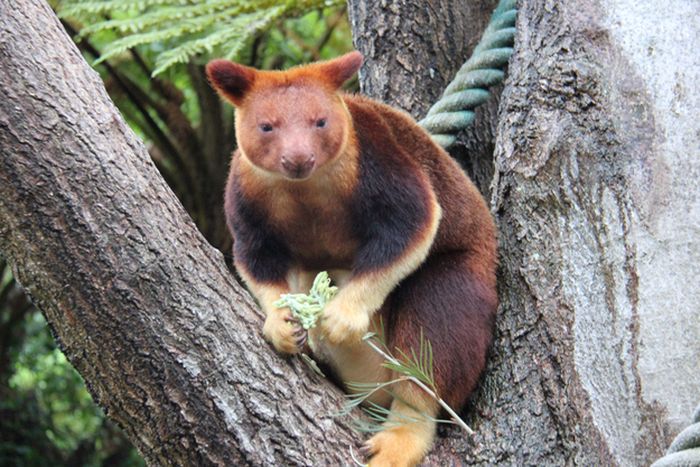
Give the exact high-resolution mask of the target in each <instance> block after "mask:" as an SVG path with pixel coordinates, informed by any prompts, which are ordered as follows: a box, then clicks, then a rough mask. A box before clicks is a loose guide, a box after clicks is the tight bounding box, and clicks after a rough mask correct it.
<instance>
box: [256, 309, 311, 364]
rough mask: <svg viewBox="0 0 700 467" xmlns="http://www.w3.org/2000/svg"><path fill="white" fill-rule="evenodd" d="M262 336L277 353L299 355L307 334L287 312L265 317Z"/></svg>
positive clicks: (274, 313)
mask: <svg viewBox="0 0 700 467" xmlns="http://www.w3.org/2000/svg"><path fill="white" fill-rule="evenodd" d="M263 335H264V336H265V339H267V340H268V342H270V343H271V344H272V345H273V346H274V347H275V349H276V350H277V351H278V352H282V353H289V354H295V353H299V352H300V351H301V349H302V347H303V346H304V344H306V339H307V338H308V333H307V332H306V330H305V329H304V328H302V327H301V326H300V325H299V321H298V320H297V319H295V318H293V317H292V315H291V314H290V313H288V312H273V313H270V314H269V315H268V316H267V319H266V320H265V325H264V326H263Z"/></svg>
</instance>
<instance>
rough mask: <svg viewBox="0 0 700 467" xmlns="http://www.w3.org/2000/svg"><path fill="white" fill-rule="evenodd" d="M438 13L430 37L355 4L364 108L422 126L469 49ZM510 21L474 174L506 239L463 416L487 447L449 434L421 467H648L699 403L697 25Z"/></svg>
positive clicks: (534, 17) (588, 19)
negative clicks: (478, 369) (480, 370)
mask: <svg viewBox="0 0 700 467" xmlns="http://www.w3.org/2000/svg"><path fill="white" fill-rule="evenodd" d="M398 3H400V4H401V7H400V8H399V7H398V6H397V7H394V6H393V5H397V4H398ZM448 3H449V2H439V1H431V2H429V4H430V5H431V8H426V10H425V11H424V13H425V14H426V15H427V14H428V12H429V16H430V17H431V18H439V19H431V21H430V22H427V21H426V19H425V17H424V16H421V15H420V14H417V13H416V10H420V5H423V2H417V1H411V0H405V1H402V2H393V3H392V6H387V5H386V4H384V3H378V2H372V1H369V0H352V1H351V5H352V7H351V10H350V11H351V13H352V14H353V15H356V16H358V18H356V19H354V20H353V28H354V29H353V33H354V36H355V37H356V46H357V47H358V49H359V50H360V51H361V52H363V53H364V54H365V56H366V57H367V64H366V65H365V66H366V67H367V68H370V69H371V71H370V72H365V73H364V74H362V75H361V82H362V85H363V87H364V89H365V91H367V92H369V93H370V94H372V95H373V96H374V97H379V98H382V99H383V100H385V101H387V102H391V103H394V104H397V105H399V106H401V107H403V108H405V109H407V110H409V111H411V112H413V113H414V116H421V113H416V110H418V111H419V112H422V111H423V109H424V107H423V105H424V103H425V102H432V101H433V100H434V98H435V95H434V92H435V90H434V88H432V87H431V86H429V85H427V84H425V83H429V82H430V80H429V79H428V78H427V73H424V72H423V70H424V69H423V68H420V67H421V66H423V67H424V66H425V65H424V64H425V63H434V61H437V62H438V63H442V62H440V61H439V59H440V57H441V55H440V53H439V52H436V51H439V50H441V47H444V50H446V51H449V53H448V54H449V55H452V54H453V53H454V48H453V47H454V39H453V38H452V37H451V36H450V35H449V34H443V33H441V31H444V30H445V29H449V28H450V24H453V30H454V36H455V37H464V34H465V33H469V31H465V30H464V29H463V24H464V20H463V19H462V18H461V17H459V15H460V14H461V13H460V11H462V6H458V7H454V6H451V5H449V4H448ZM521 3H522V4H521V5H520V11H519V17H518V25H517V27H518V33H517V37H516V47H515V54H514V57H513V59H512V60H511V64H510V68H509V77H508V79H507V82H506V85H505V91H504V93H503V95H502V97H501V103H500V111H499V123H498V127H497V131H496V132H495V134H496V136H495V148H496V151H495V167H494V162H493V159H492V158H484V156H483V153H482V152H478V153H477V154H475V161H476V162H475V163H474V167H476V169H477V170H476V173H477V177H476V178H477V181H479V182H480V186H481V187H482V189H483V188H485V187H484V183H483V182H484V180H483V175H484V174H488V173H489V172H491V173H494V177H493V179H492V180H489V181H490V182H491V183H492V186H493V195H492V197H491V203H492V209H493V212H494V214H495V216H496V219H497V223H498V225H499V229H500V233H501V237H500V258H501V271H500V296H501V308H500V314H499V320H498V325H497V327H498V329H497V340H496V343H495V345H494V349H493V352H492V359H491V363H490V366H489V369H488V371H487V374H486V376H485V378H484V380H483V383H482V387H481V389H480V391H479V393H478V394H477V395H476V396H475V397H474V400H473V402H472V404H471V406H470V407H469V408H468V411H467V416H468V419H469V421H471V423H472V425H473V427H474V428H475V429H476V430H477V441H478V443H479V447H477V448H476V449H473V448H471V447H469V446H468V445H467V444H466V443H465V442H464V441H463V439H462V436H461V434H460V433H458V432H457V431H454V430H450V431H449V433H448V434H447V439H446V440H444V441H443V442H442V443H441V444H440V445H439V446H438V447H437V448H436V449H435V450H434V451H433V453H432V454H431V456H430V457H429V460H430V461H432V463H434V464H443V463H445V459H446V458H449V456H454V457H453V458H455V459H459V460H461V461H464V462H466V463H468V464H483V465H491V464H500V465H508V464H510V465H564V464H566V465H569V464H583V465H615V464H617V465H648V464H649V463H650V462H651V461H653V460H654V459H656V458H658V457H659V456H660V455H661V453H662V452H663V450H664V447H665V446H666V445H667V442H668V441H669V437H670V435H672V434H674V433H677V432H678V431H679V429H680V428H681V426H682V425H683V424H684V423H686V424H687V423H689V421H690V413H692V408H693V407H694V405H695V404H697V402H698V400H697V398H698V395H699V394H700V371H698V370H699V368H698V361H697V356H698V355H700V321H699V320H698V318H697V304H698V303H700V289H699V288H698V287H697V277H698V274H700V267H699V266H698V265H699V264H700V261H699V260H700V245H699V243H700V236H699V235H698V230H697V225H699V223H700V208H699V206H700V205H699V204H698V198H697V192H698V189H697V186H698V183H697V176H698V173H699V172H700V157H699V156H700V154H699V152H698V140H697V138H698V136H697V135H698V134H700V124H699V123H698V122H697V119H695V118H688V117H689V116H691V115H697V114H698V112H699V111H700V92H698V90H697V86H696V83H697V82H698V80H699V79H700V69H699V67H698V63H697V60H694V57H695V55H694V54H693V53H690V52H688V51H692V50H694V47H695V46H696V45H697V39H698V35H699V34H700V23H699V20H698V18H700V14H699V13H700V8H699V7H698V4H697V2H694V1H692V0H686V1H683V0H679V1H676V2H673V3H672V5H671V6H669V7H667V8H666V9H665V11H664V15H663V16H661V17H660V16H659V15H658V11H657V9H655V8H654V7H653V6H647V5H646V4H644V5H642V4H640V3H639V2H632V1H629V0H616V1H613V2H607V3H606V4H605V6H603V4H599V3H598V2H588V1H583V0H579V1H574V2H564V3H562V2H556V1H551V0H540V1H536V2H521ZM642 3H644V2H642ZM477 16H478V18H479V20H478V21H480V20H481V16H480V15H477ZM436 24H440V25H441V26H440V28H439V30H438V33H437V34H432V32H433V30H434V29H435V28H436ZM387 25H389V26H388V27H389V28H391V29H392V33H393V27H394V26H392V25H398V26H396V27H399V28H400V30H401V33H398V34H397V36H398V37H400V41H398V43H394V42H391V40H390V39H389V40H387V39H386V38H385V37H384V34H385V33H384V32H383V31H384V29H383V28H387ZM480 29H481V28H479V30H480ZM426 30H429V31H431V34H424V31H426ZM386 35H389V36H390V35H391V33H386ZM467 42H468V43H474V42H475V41H474V40H469V41H467ZM377 43H381V44H383V45H384V46H385V47H383V48H380V47H379V46H378V45H377ZM394 44H395V45H394ZM408 44H410V47H409V46H408ZM394 47H395V48H394ZM466 57H467V55H462V56H461V57H460V60H458V61H463V60H464V59H465V58H466ZM405 64H411V66H414V64H416V65H415V66H416V67H418V68H416V70H415V72H414V71H412V70H411V69H409V70H408V71H409V72H407V73H401V70H402V69H403V68H405V67H406V65H405ZM420 64H423V65H420ZM450 68H451V65H446V66H445V68H444V69H445V70H447V69H450ZM416 76H419V77H420V79H416ZM381 77H384V78H383V80H384V81H381V79H382V78H381ZM437 77H438V79H439V80H440V81H441V85H442V81H447V80H449V77H448V76H446V75H445V74H444V73H443V72H440V73H437ZM378 80H380V82H381V83H382V85H378V84H377V81H378ZM417 81H420V83H418V82H417ZM421 84H422V85H421ZM387 89H388V91H387ZM407 89H410V92H409V93H407V92H406V90H407ZM411 99H415V100H417V101H419V102H420V105H419V104H416V103H413V102H411ZM484 119H485V120H488V115H482V117H481V122H482V124H481V125H482V126H481V127H479V124H477V127H476V129H475V130H473V131H476V133H477V134H478V135H479V136H478V137H477V141H478V140H488V139H490V134H489V128H490V126H489V125H488V124H483V121H484ZM484 147H485V148H488V144H486V145H485V146H484ZM463 149H464V148H457V151H463ZM484 165H491V167H492V168H489V167H484ZM494 169H495V170H494ZM480 176H481V179H480ZM686 284H687V285H689V287H685V285H686ZM691 284H695V285H691ZM438 459H439V460H438Z"/></svg>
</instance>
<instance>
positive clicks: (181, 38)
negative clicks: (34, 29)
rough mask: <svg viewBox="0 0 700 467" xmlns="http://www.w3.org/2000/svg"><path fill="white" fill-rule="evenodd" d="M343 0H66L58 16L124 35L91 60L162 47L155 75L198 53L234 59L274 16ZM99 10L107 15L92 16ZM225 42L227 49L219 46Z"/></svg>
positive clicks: (93, 30)
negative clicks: (104, 17)
mask: <svg viewBox="0 0 700 467" xmlns="http://www.w3.org/2000/svg"><path fill="white" fill-rule="evenodd" d="M344 3H345V2H344V1H343V0H288V1H284V2H280V1H278V0H208V1H207V0H107V1H103V2H99V1H96V0H88V1H82V0H64V1H63V2H61V5H60V6H59V11H58V13H59V16H61V17H62V18H67V17H75V18H81V19H83V20H84V21H85V22H87V23H92V24H88V26H86V27H85V28H83V30H82V31H81V32H80V37H81V38H82V37H86V36H91V35H95V34H98V33H101V32H105V31H113V32H116V33H117V34H118V35H120V36H122V37H121V38H120V39H117V40H116V41H114V42H112V43H111V44H109V45H108V46H107V48H106V49H105V50H104V52H103V54H102V56H101V57H100V58H99V59H98V60H97V61H96V62H95V64H99V63H101V62H103V61H105V60H107V59H108V58H111V57H114V56H116V55H119V54H121V53H123V52H125V51H127V50H129V49H132V48H134V47H138V46H141V45H146V44H154V45H157V47H156V49H161V50H163V51H162V52H160V53H158V55H157V57H156V66H155V71H154V72H153V75H157V74H159V73H162V72H163V71H165V70H166V69H167V68H169V67H171V66H173V65H175V64H177V63H184V62H187V61H189V60H191V59H192V58H193V57H195V56H198V55H200V54H204V53H209V54H213V53H214V52H215V51H216V52H217V53H219V55H226V57H227V58H230V59H235V58H237V56H238V55H239V54H240V52H241V51H242V49H243V48H245V47H246V46H247V45H248V44H249V43H250V41H251V40H252V39H253V38H254V37H256V36H257V35H259V34H260V33H261V32H262V31H264V30H266V29H268V28H269V27H270V26H271V25H272V24H273V23H274V22H275V21H277V20H281V19H285V18H292V17H297V16H301V15H303V14H305V13H307V12H310V11H312V10H317V9H321V8H326V7H333V6H340V5H342V4H344ZM100 15H103V16H104V15H107V16H110V17H111V18H110V19H107V20H104V21H95V18H97V17H100ZM224 45H226V48H227V50H226V52H225V53H223V54H222V53H221V51H220V50H219V49H220V48H222V47H223V46H224Z"/></svg>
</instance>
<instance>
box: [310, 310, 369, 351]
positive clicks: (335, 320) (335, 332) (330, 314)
mask: <svg viewBox="0 0 700 467" xmlns="http://www.w3.org/2000/svg"><path fill="white" fill-rule="evenodd" d="M321 329H322V331H323V334H324V335H325V337H326V339H327V340H328V341H329V342H330V343H332V344H340V343H341V342H350V343H354V342H359V341H360V340H361V339H362V337H363V336H364V335H365V334H366V333H367V331H368V329H369V314H368V313H365V312H362V311H357V310H350V309H348V308H346V307H343V306H342V305H341V304H340V303H338V302H335V303H334V302H331V303H329V304H328V305H327V306H326V309H325V311H324V313H323V319H322V320H321Z"/></svg>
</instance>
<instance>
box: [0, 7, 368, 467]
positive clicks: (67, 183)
mask: <svg viewBox="0 0 700 467" xmlns="http://www.w3.org/2000/svg"><path fill="white" fill-rule="evenodd" d="M0 70H1V71H0V153H1V154H2V157H0V219H2V222H0V251H2V252H3V254H4V255H5V256H6V257H7V259H8V260H9V261H10V262H11V263H12V264H13V270H14V273H15V277H16V278H17V279H18V281H19V282H20V283H21V284H22V285H23V286H24V288H25V290H26V291H27V292H28V293H29V294H30V295H31V297H32V300H33V301H34V302H35V303H36V305H37V306H38V307H39V308H40V309H41V310H42V311H43V313H44V314H45V316H46V318H47V321H48V322H49V323H50V325H51V328H52V330H53V332H54V335H55V336H56V338H57V339H58V341H59V343H60V345H61V348H62V349H63V351H64V352H65V353H66V355H67V357H68V358H69V360H70V361H71V363H72V364H73V365H74V366H75V367H76V368H77V369H78V371H79V372H80V373H81V374H82V375H83V377H84V378H85V380H86V382H87V385H88V388H89V390H90V392H91V393H92V395H93V397H94V398H95V400H96V402H97V403H98V404H99V405H100V406H102V407H103V409H104V410H105V412H106V413H107V415H108V416H109V417H110V418H112V419H113V420H115V421H116V422H117V423H119V425H121V426H122V428H123V429H124V431H125V432H126V434H127V436H128V437H129V438H130V439H131V441H132V442H133V443H134V444H135V445H136V447H137V448H138V449H139V451H140V452H141V453H142V454H143V456H144V457H145V458H146V460H147V461H148V462H149V463H151V464H155V465H160V464H162V465H227V466H230V465H243V464H250V465H310V464H312V463H316V462H318V463H321V464H327V465H333V464H336V465H339V464H341V463H346V462H347V460H348V459H349V453H350V448H351V447H354V448H356V447H357V445H359V437H357V436H355V435H353V434H352V433H351V432H350V430H349V429H348V427H347V426H346V425H345V424H343V421H342V420H338V419H336V418H334V417H332V415H331V414H332V413H334V412H337V411H338V409H339V408H340V407H341V405H342V400H343V397H342V394H341V393H340V391H339V390H337V389H335V388H334V387H333V386H332V385H331V384H329V383H328V382H327V381H325V380H323V379H321V378H319V377H316V376H314V375H312V374H311V373H310V371H309V370H308V369H307V368H306V367H305V365H304V364H302V363H300V361H299V360H297V359H292V360H284V359H282V358H280V357H279V356H278V355H277V354H275V353H274V351H273V350H272V349H271V348H270V347H269V346H268V345H266V344H265V343H264V342H263V340H262V338H261V333H260V329H261V327H262V317H261V314H260V312H259V311H258V310H257V308H256V307H255V306H254V304H253V302H252V300H251V298H250V296H249V295H248V294H247V293H246V292H245V291H244V289H243V288H242V287H241V286H240V285H239V284H238V283H236V281H235V278H234V277H233V276H232V275H231V273H230V272H229V271H228V270H227V268H226V266H225V264H224V260H223V257H222V255H221V253H219V252H218V251H216V250H215V249H214V248H212V247H211V246H210V245H209V244H207V243H206V241H205V240H204V238H203V237H202V235H201V234H200V233H199V232H198V231H197V229H196V228H195V226H194V225H193V223H192V222H191V220H190V219H189V217H188V216H187V214H186V213H185V211H184V210H183V208H182V206H181V205H180V203H179V202H178V201H177V199H176V198H175V196H174V195H173V194H172V192H171V191H170V189H169V188H168V187H167V185H166V184H165V182H164V181H163V179H162V178H161V177H160V176H159V175H158V172H157V171H156V169H155V167H154V166H153V164H152V163H151V161H150V158H149V157H148V154H147V152H146V150H145V148H144V146H143V144H142V143H141V142H140V141H139V140H138V139H137V138H136V136H135V135H134V134H133V133H132V132H131V131H130V130H129V128H128V127H127V126H126V124H125V123H124V121H123V120H122V119H121V117H120V115H119V113H118V111H117V109H116V108H115V107H114V106H113V105H112V103H111V102H110V101H109V98H108V97H107V94H106V92H105V90H104V87H103V85H102V82H101V81H100V79H99V77H98V75H97V73H95V72H94V71H92V70H91V69H90V68H89V66H88V65H87V64H86V63H85V61H84V60H83V58H82V57H81V55H80V53H79V52H78V50H77V48H76V47H75V46H74V45H73V43H72V41H71V40H70V39H69V37H68V36H67V35H66V33H65V32H64V31H63V28H62V27H61V25H60V23H59V21H58V19H57V18H56V17H55V15H54V14H53V12H52V11H51V9H50V8H49V6H48V5H47V4H46V3H44V2H41V1H39V0H5V1H3V2H1V3H0Z"/></svg>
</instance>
